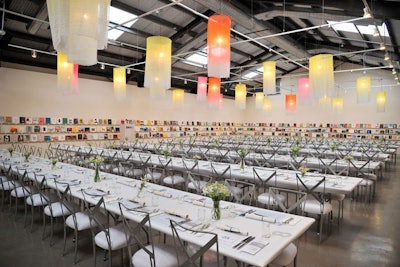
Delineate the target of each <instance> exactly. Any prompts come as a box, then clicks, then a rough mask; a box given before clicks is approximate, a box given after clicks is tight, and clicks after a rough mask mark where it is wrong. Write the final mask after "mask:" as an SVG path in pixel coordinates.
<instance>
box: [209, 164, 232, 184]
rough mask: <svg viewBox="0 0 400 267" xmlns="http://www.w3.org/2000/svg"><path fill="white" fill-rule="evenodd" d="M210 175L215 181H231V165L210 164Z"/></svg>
mask: <svg viewBox="0 0 400 267" xmlns="http://www.w3.org/2000/svg"><path fill="white" fill-rule="evenodd" d="M211 170H212V175H213V176H214V180H215V181H223V180H225V179H231V177H232V175H231V165H229V164H226V163H224V164H218V163H215V162H211Z"/></svg>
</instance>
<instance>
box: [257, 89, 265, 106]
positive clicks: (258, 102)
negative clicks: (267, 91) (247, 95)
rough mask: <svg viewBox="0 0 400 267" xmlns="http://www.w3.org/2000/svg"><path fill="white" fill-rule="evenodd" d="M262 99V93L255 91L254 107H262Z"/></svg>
mask: <svg viewBox="0 0 400 267" xmlns="http://www.w3.org/2000/svg"><path fill="white" fill-rule="evenodd" d="M263 100H264V93H263V92H257V93H256V109H262V107H263Z"/></svg>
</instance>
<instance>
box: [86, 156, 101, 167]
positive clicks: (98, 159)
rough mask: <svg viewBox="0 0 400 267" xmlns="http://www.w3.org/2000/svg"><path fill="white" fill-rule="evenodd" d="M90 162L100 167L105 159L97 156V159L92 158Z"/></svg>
mask: <svg viewBox="0 0 400 267" xmlns="http://www.w3.org/2000/svg"><path fill="white" fill-rule="evenodd" d="M89 162H90V163H93V164H94V165H96V166H99V165H100V164H101V163H103V162H104V158H103V157H101V156H96V157H90V158H89Z"/></svg>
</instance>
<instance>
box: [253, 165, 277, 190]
mask: <svg viewBox="0 0 400 267" xmlns="http://www.w3.org/2000/svg"><path fill="white" fill-rule="evenodd" d="M263 172H264V173H265V170H264V169H260V168H257V167H253V182H254V184H261V185H262V186H263V188H264V189H265V188H268V187H269V186H276V170H275V171H273V172H272V173H271V174H270V175H269V176H266V175H263V174H262V173H263Z"/></svg>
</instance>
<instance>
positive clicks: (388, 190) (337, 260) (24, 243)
mask: <svg viewBox="0 0 400 267" xmlns="http://www.w3.org/2000/svg"><path fill="white" fill-rule="evenodd" d="M399 198H400V163H398V164H397V165H395V164H391V166H390V168H389V169H388V170H386V171H385V172H384V173H383V178H382V180H379V181H378V183H377V189H376V196H375V199H374V200H373V202H372V203H365V202H364V201H361V200H359V199H352V198H350V197H348V198H346V200H345V206H344V219H343V220H342V221H341V224H340V225H337V222H336V220H335V221H334V222H333V225H332V226H333V227H332V231H331V233H330V235H329V236H328V235H326V234H324V236H323V237H324V238H323V242H322V243H321V244H320V243H319V241H318V237H317V235H316V226H315V225H314V226H313V227H312V228H311V229H310V230H309V231H308V232H307V233H306V234H305V235H304V236H302V237H301V238H300V240H299V252H298V258H297V266H299V267H314V266H316V267H317V266H324V267H330V266H332V267H333V266H351V267H358V266H360V267H361V266H362V267H366V266H367V267H369V266H371V267H375V266H379V267H383V266H385V267H392V266H393V267H398V266H400V210H399V205H398V204H399V203H400V200H399ZM21 206H22V205H21ZM334 208H335V216H336V208H337V204H336V203H334ZM37 215H38V214H37ZM23 219H24V218H23V210H22V209H21V210H19V211H18V214H17V217H14V213H13V211H12V212H10V211H9V210H8V206H5V207H4V208H3V209H2V210H0V267H8V266H10V267H11V266H18V267H19V266H35V267H37V266H59V267H63V266H74V263H73V254H74V253H73V243H72V232H69V235H68V240H67V248H68V249H67V254H66V255H65V256H62V249H63V231H62V220H59V221H58V222H57V224H56V227H55V236H54V245H53V246H50V245H49V238H48V237H46V238H45V239H44V240H42V236H41V235H42V222H41V218H39V216H37V219H36V220H35V223H34V227H33V231H32V233H31V231H30V226H29V225H28V226H27V227H25V228H24V225H23V224H24V220H23ZM325 227H326V225H325ZM325 229H326V228H325ZM47 230H49V228H48V229H47ZM47 233H49V232H47ZM325 233H326V232H325ZM78 253H79V254H78V258H79V262H78V263H77V264H76V265H75V266H77V267H86V266H93V257H92V246H91V239H90V232H86V233H83V235H81V238H80V242H79V250H78ZM96 258H97V266H108V262H104V261H103V252H102V250H100V249H98V250H97V257H96ZM113 266H128V264H127V259H126V258H125V264H123V265H121V263H120V254H119V253H114V257H113ZM228 266H235V264H234V263H232V262H231V261H229V262H228ZM139 267H140V266H139Z"/></svg>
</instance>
